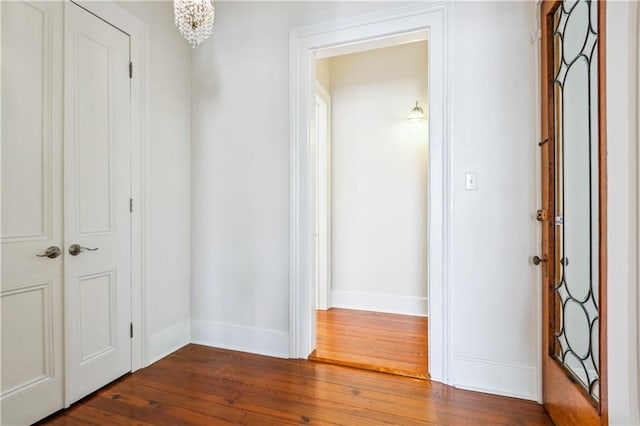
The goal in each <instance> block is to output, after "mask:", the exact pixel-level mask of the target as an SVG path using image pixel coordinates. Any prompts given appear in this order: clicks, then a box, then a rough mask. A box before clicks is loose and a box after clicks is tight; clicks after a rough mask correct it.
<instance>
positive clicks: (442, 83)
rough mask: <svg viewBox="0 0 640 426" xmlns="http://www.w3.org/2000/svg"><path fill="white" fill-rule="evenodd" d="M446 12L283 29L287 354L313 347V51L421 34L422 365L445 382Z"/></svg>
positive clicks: (390, 13)
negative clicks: (425, 324)
mask: <svg viewBox="0 0 640 426" xmlns="http://www.w3.org/2000/svg"><path fill="white" fill-rule="evenodd" d="M447 19H448V17H447V5H446V3H428V4H421V5H418V6H409V7H403V8H396V9H392V10H387V11H383V12H378V13H373V14H369V15H366V16H361V17H356V18H352V19H346V20H340V21H336V22H332V23H328V24H321V25H314V26H310V27H305V28H300V29H295V30H292V31H291V33H290V37H289V54H290V74H289V75H290V79H291V80H290V119H291V129H290V131H291V134H290V173H291V175H290V216H289V221H290V223H289V238H290V240H289V244H290V245H289V266H290V270H289V355H290V357H292V358H306V357H307V356H308V355H309V354H310V353H311V351H312V350H313V349H314V346H315V342H314V341H313V336H314V335H315V315H314V312H315V309H314V307H315V301H314V298H315V291H314V286H313V283H314V277H315V268H316V265H315V259H316V256H315V238H314V230H315V226H314V220H315V218H314V212H315V206H314V204H315V190H316V188H315V185H313V176H314V175H315V164H316V161H315V158H314V157H315V155H316V153H315V150H314V149H313V146H314V144H313V140H312V133H313V129H314V123H313V122H314V120H315V118H314V117H315V114H313V113H312V112H313V111H314V110H315V108H314V106H315V105H314V104H315V66H314V65H315V61H314V55H316V53H317V52H320V51H323V50H327V49H332V50H333V49H334V48H336V49H345V47H346V48H349V47H350V46H354V45H360V46H367V45H371V43H374V42H376V41H380V40H383V41H384V40H389V39H398V38H405V39H406V38H411V36H412V35H415V34H425V33H426V34H427V37H426V38H428V40H429V51H428V52H429V59H428V63H429V65H428V66H429V73H428V74H429V75H428V84H429V90H428V93H429V108H428V110H429V111H430V118H429V182H428V185H429V218H428V221H429V236H428V238H429V372H430V375H431V378H432V380H435V381H440V382H445V383H450V382H451V376H452V374H451V371H450V366H451V363H450V362H449V354H450V353H451V348H450V345H451V342H452V336H451V327H450V326H449V324H450V306H451V303H450V301H449V295H450V291H449V283H450V266H449V265H450V258H451V256H450V246H451V243H450V241H451V233H452V232H451V231H452V230H451V223H452V221H451V212H452V207H451V203H452V196H451V194H452V189H451V180H452V179H451V177H450V174H451V172H452V167H451V154H450V150H451V147H450V143H449V137H448V129H449V124H450V123H449V113H448V109H447V108H448V102H447V93H448V92H449V91H448V86H447V73H446V70H447V66H448V61H449V54H448V43H447V39H448V35H447V28H448V22H447ZM421 38H422V39H424V38H425V37H424V36H422V37H421ZM393 44H397V42H396V43H393ZM357 50H363V47H360V48H359V49H357ZM318 56H320V55H318Z"/></svg>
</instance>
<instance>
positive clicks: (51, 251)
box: [36, 246, 62, 259]
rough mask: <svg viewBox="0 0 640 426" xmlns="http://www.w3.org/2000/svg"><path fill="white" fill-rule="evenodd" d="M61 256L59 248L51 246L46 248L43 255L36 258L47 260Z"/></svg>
mask: <svg viewBox="0 0 640 426" xmlns="http://www.w3.org/2000/svg"><path fill="white" fill-rule="evenodd" d="M61 254H62V251H61V250H60V247H58V246H51V247H47V249H46V250H45V252H44V253H43V254H36V256H38V257H48V258H49V259H55V258H56V257H58V256H60V255H61Z"/></svg>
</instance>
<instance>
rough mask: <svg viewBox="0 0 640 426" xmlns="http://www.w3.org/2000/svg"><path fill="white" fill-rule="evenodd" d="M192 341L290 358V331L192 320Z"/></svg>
mask: <svg viewBox="0 0 640 426" xmlns="http://www.w3.org/2000/svg"><path fill="white" fill-rule="evenodd" d="M191 342H192V343H197V344H200V345H206V346H213V347H216V348H222V349H231V350H235V351H242V352H250V353H254V354H259V355H267V356H274V357H279V358H289V333H287V332H284V331H278V330H269V329H264V328H257V327H244V326H239V325H232V324H223V323H218V322H212V321H191Z"/></svg>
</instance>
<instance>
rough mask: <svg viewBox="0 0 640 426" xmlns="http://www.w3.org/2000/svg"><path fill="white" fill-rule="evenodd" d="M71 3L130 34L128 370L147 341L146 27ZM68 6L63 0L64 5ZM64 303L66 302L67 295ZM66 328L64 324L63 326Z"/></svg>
mask: <svg viewBox="0 0 640 426" xmlns="http://www.w3.org/2000/svg"><path fill="white" fill-rule="evenodd" d="M73 3H75V4H77V5H78V6H80V7H82V8H84V9H85V10H87V11H89V12H90V13H92V14H94V15H96V16H97V17H99V18H101V19H103V20H105V21H106V22H108V23H110V24H111V25H114V26H115V27H117V28H119V29H120V30H122V31H123V32H125V33H127V34H129V37H130V52H131V53H130V54H131V62H132V63H133V78H132V79H131V197H132V199H133V212H132V216H131V320H132V322H133V339H132V342H131V371H136V370H138V369H139V368H142V367H145V366H146V365H147V364H148V362H149V360H148V356H147V354H146V347H147V346H148V345H147V342H148V336H147V329H146V326H145V325H146V323H147V319H148V312H149V309H148V307H147V303H148V298H147V288H146V277H147V270H148V257H147V256H148V252H147V249H146V247H147V246H148V242H147V235H148V233H147V229H146V228H147V224H148V223H149V221H148V212H147V208H146V202H145V194H147V193H148V182H149V179H148V170H149V167H148V164H147V161H148V158H149V156H148V155H147V153H148V134H149V132H148V115H147V105H148V93H147V81H148V75H147V69H148V67H147V61H148V58H147V51H148V32H149V31H148V27H147V25H146V24H145V23H144V22H142V21H141V20H139V19H138V18H136V17H135V16H133V15H131V14H130V13H129V12H127V11H126V10H124V9H122V8H121V7H120V6H118V5H117V4H115V3H114V2H111V1H105V2H94V1H89V0H86V1H85V0H75V1H73ZM69 6H71V4H70V2H69V1H67V2H65V7H69ZM65 304H66V305H67V306H69V305H68V300H67V295H65ZM65 328H66V327H65Z"/></svg>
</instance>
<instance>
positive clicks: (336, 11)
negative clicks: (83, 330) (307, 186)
mask: <svg viewBox="0 0 640 426" xmlns="http://www.w3.org/2000/svg"><path fill="white" fill-rule="evenodd" d="M388 7H389V4H388V3H375V2H374V3H341V2H328V3H314V2H264V3H263V2H219V3H216V16H217V22H216V24H215V28H214V32H213V35H212V37H211V39H210V40H207V41H206V42H205V43H203V44H202V45H200V46H199V47H198V48H197V49H195V50H194V51H193V77H192V79H193V103H192V113H193V118H192V135H193V151H192V167H193V174H192V179H193V181H192V184H193V188H192V194H193V195H192V197H193V202H192V203H193V204H192V211H193V216H192V220H193V230H194V232H193V242H192V250H193V261H192V268H193V269H192V274H193V281H192V282H193V286H192V296H191V297H192V318H193V321H192V337H193V340H194V341H195V342H200V343H205V344H210V345H214V346H220V347H226V348H234V349H241V350H247V351H252V352H257V353H263V354H272V355H279V356H283V357H286V356H288V352H289V346H288V330H289V282H288V280H289V264H288V263H289V253H288V252H289V30H290V29H292V28H296V27H300V26H304V25H309V24H312V23H319V22H325V21H332V20H335V19H337V18H342V17H345V16H351V15H357V14H361V13H366V12H367V11H373V10H380V9H384V8H388Z"/></svg>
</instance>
